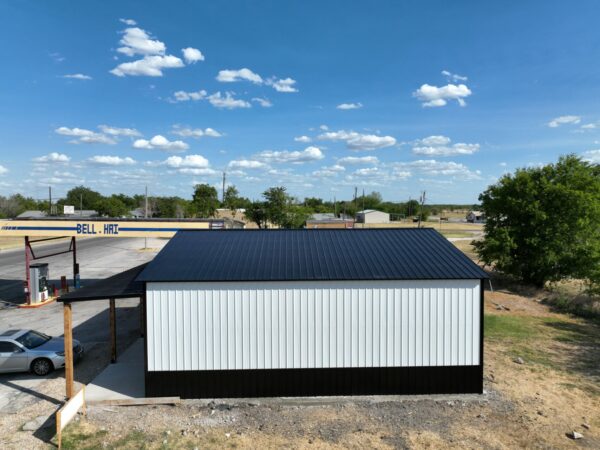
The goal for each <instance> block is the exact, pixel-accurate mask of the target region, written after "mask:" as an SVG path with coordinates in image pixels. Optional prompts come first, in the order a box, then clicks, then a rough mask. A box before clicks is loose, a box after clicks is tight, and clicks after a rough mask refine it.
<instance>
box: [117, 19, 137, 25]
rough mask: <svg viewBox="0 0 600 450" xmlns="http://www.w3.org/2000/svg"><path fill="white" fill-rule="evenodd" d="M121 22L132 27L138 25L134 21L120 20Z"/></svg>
mask: <svg viewBox="0 0 600 450" xmlns="http://www.w3.org/2000/svg"><path fill="white" fill-rule="evenodd" d="M119 22H122V23H124V24H125V25H129V26H130V27H134V26H136V25H137V22H136V21H135V20H133V19H119Z"/></svg>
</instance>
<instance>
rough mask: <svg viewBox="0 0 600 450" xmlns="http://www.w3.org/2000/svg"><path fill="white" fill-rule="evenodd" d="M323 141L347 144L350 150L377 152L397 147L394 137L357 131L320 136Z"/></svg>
mask: <svg viewBox="0 0 600 450" xmlns="http://www.w3.org/2000/svg"><path fill="white" fill-rule="evenodd" d="M318 139H319V140H322V141H333V142H340V141H341V142H345V143H346V146H347V147H348V148H349V149H350V150H376V149H379V148H385V147H391V146H393V145H396V139H395V138H393V137H392V136H377V135H374V134H361V133H357V132H356V131H345V130H340V131H328V132H326V133H323V134H321V135H319V136H318Z"/></svg>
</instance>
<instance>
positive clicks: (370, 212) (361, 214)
mask: <svg viewBox="0 0 600 450" xmlns="http://www.w3.org/2000/svg"><path fill="white" fill-rule="evenodd" d="M356 222H357V223H390V215H389V214H388V213H386V212H383V211H377V210H375V209H365V210H363V211H358V212H357V213H356Z"/></svg>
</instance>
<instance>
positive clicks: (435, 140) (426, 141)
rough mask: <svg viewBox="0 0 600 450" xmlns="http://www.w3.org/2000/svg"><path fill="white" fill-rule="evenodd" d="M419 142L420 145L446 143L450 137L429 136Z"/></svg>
mask: <svg viewBox="0 0 600 450" xmlns="http://www.w3.org/2000/svg"><path fill="white" fill-rule="evenodd" d="M420 142H421V144H422V145H432V146H438V145H448V144H449V143H450V138H449V137H446V136H429V137H426V138H425V139H421V141H420Z"/></svg>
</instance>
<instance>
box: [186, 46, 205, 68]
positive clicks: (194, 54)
mask: <svg viewBox="0 0 600 450" xmlns="http://www.w3.org/2000/svg"><path fill="white" fill-rule="evenodd" d="M181 52H182V53H183V59H185V62H186V63H188V64H194V63H197V62H198V61H204V55H203V54H202V52H201V51H200V50H198V49H197V48H193V47H187V48H182V49H181Z"/></svg>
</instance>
